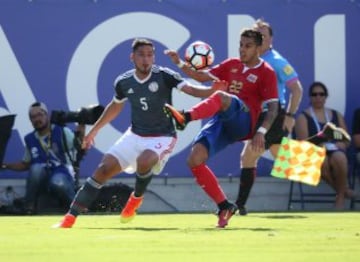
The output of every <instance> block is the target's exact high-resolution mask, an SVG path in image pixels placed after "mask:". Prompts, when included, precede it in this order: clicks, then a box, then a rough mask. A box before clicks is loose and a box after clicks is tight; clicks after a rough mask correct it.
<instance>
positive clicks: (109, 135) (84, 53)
mask: <svg viewBox="0 0 360 262" xmlns="http://www.w3.org/2000/svg"><path fill="white" fill-rule="evenodd" d="M137 21H146V23H136V22H137ZM124 25H131V26H124ZM119 28H121V29H120V30H119ZM154 28H161V30H154ZM114 32H117V33H116V34H115V33H114ZM173 32H176V34H173ZM169 35H171V37H169ZM139 36H142V37H147V38H150V39H154V40H156V41H158V42H160V43H162V44H163V45H164V46H167V47H169V48H172V49H175V50H177V49H179V48H180V47H181V46H182V45H183V44H184V43H185V42H186V41H187V40H188V39H189V38H190V33H189V31H188V30H187V29H186V28H184V27H183V26H182V25H181V24H180V23H178V22H176V21H174V20H173V19H171V18H168V17H166V16H162V15H158V14H153V13H145V12H134V13H126V14H122V15H118V16H115V17H113V18H110V19H108V20H106V21H104V22H103V23H101V24H99V25H98V26H96V27H95V28H94V29H93V30H91V31H90V32H89V33H88V34H87V35H86V37H85V38H84V39H83V40H82V41H81V43H80V44H79V46H78V47H77V49H76V51H75V53H74V55H73V57H72V59H71V62H70V65H69V72H68V75H67V81H66V91H67V92H66V97H67V100H68V104H69V107H70V110H76V109H78V108H80V107H82V106H84V105H87V104H95V103H99V99H98V97H97V79H98V74H99V71H100V68H101V66H102V63H103V62H104V59H105V57H106V56H107V55H108V54H109V52H110V51H111V50H112V49H113V48H115V47H116V46H117V45H119V44H121V43H122V42H124V41H127V40H129V39H133V38H135V37H139ZM160 52H162V50H161V51H160ZM129 53H130V51H129ZM197 101H199V100H198V99H195V98H192V97H189V96H186V98H185V99H184V95H182V94H180V93H179V92H174V104H175V106H176V107H179V108H189V107H190V106H191V105H193V104H194V103H196V102H197ZM200 128H201V122H200V121H195V122H194V123H191V127H189V128H187V129H186V130H184V131H183V132H179V137H178V143H177V146H176V147H175V149H174V154H176V153H177V152H180V151H182V150H183V149H184V148H186V147H187V146H188V145H189V144H190V143H191V141H192V139H193V138H194V137H195V135H196V133H197V132H198V130H199V129H200ZM121 134H122V133H121V132H120V131H118V130H117V129H116V128H114V127H113V126H111V125H107V126H105V127H104V128H103V129H102V131H101V132H100V133H99V134H98V135H97V137H96V145H95V146H96V148H97V149H98V150H100V151H102V152H105V151H106V150H107V149H108V148H109V147H110V146H111V144H112V143H114V141H115V140H116V139H117V138H118V137H120V136H121Z"/></svg>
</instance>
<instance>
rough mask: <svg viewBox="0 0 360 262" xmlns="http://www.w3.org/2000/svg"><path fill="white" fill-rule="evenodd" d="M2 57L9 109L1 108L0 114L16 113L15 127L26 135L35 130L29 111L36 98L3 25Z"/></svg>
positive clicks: (0, 81) (1, 81)
mask: <svg viewBox="0 0 360 262" xmlns="http://www.w3.org/2000/svg"><path fill="white" fill-rule="evenodd" d="M0 57H1V59H0V91H1V94H2V96H3V99H4V101H5V103H6V105H7V109H6V108H0V114H1V115H7V114H16V115H17V116H16V121H15V124H14V129H17V130H18V132H19V134H20V136H21V137H24V136H25V135H26V134H27V133H29V132H31V130H33V128H32V126H31V123H30V121H29V118H28V114H27V112H28V109H29V105H30V104H31V103H33V102H34V101H35V100H36V99H35V97H34V95H33V93H32V91H31V88H30V86H29V84H28V82H27V81H26V78H25V76H24V74H23V72H22V70H21V67H20V65H19V62H18V61H17V59H16V56H15V54H14V52H13V51H12V49H11V46H10V44H9V41H8V40H7V38H6V36H5V33H4V31H3V29H2V27H1V26H0ZM24 112H26V113H24Z"/></svg>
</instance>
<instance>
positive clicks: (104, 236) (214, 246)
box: [0, 212, 360, 262]
mask: <svg viewBox="0 0 360 262" xmlns="http://www.w3.org/2000/svg"><path fill="white" fill-rule="evenodd" d="M60 219H61V217H60V216H31V217H30V216H29V217H26V216H1V217H0V261H11V262H15V261H37V262H38V261H51V262H56V261H61V262H64V261H74V262H76V261H79V262H80V261H101V262H104V261H131V262H134V261H142V262H143V261H144V262H146V261H148V262H151V261H171V262H173V261H182V262H183V261H186V262H193V261H205V262H209V261H217V262H219V261H246V262H249V261H264V262H265V261H266V262H267V261H276V262H279V261H280V262H281V261H319V262H320V261H324V262H330V261H346V262H351V261H359V259H360V213H350V212H344V213H340V212H336V213H290V212H289V213H251V214H249V215H248V216H246V217H244V216H241V217H240V216H235V217H233V218H232V219H231V221H230V224H229V226H228V227H227V228H225V229H216V228H215V227H214V225H215V224H216V220H217V217H215V216H214V215H212V214H156V215H153V214H151V215H150V214H140V215H137V217H136V218H135V219H134V220H133V221H132V222H130V223H129V224H121V223H120V218H119V216H118V215H82V216H80V217H79V218H78V221H77V223H76V224H75V226H74V227H73V228H72V229H52V228H51V226H52V225H53V224H55V223H56V222H58V221H59V220H60Z"/></svg>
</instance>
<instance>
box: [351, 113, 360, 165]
mask: <svg viewBox="0 0 360 262" xmlns="http://www.w3.org/2000/svg"><path fill="white" fill-rule="evenodd" d="M352 139H353V143H354V146H355V150H356V159H357V163H358V165H360V108H358V109H356V110H355V112H354V117H353V121H352Z"/></svg>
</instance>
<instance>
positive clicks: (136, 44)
mask: <svg viewBox="0 0 360 262" xmlns="http://www.w3.org/2000/svg"><path fill="white" fill-rule="evenodd" d="M144 45H148V46H151V47H152V48H153V50H155V47H154V44H153V42H151V41H150V40H149V39H146V38H135V39H134V41H133V43H132V45H131V47H132V51H133V52H135V51H136V50H137V49H138V48H139V47H140V46H144Z"/></svg>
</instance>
